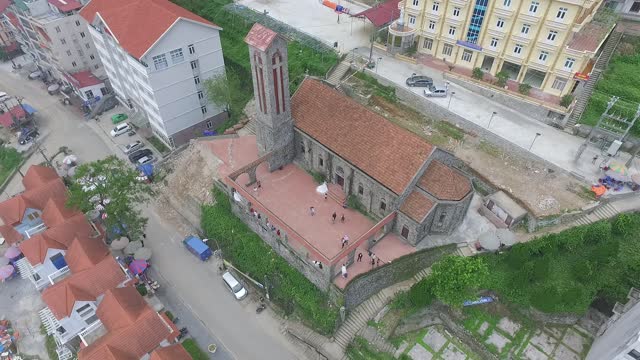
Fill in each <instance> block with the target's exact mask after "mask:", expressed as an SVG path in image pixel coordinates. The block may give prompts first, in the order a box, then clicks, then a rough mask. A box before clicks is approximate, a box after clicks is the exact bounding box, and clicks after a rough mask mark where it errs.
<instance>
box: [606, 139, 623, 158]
mask: <svg viewBox="0 0 640 360" xmlns="http://www.w3.org/2000/svg"><path fill="white" fill-rule="evenodd" d="M621 146H622V141H620V140H613V142H612V143H611V145H609V148H608V149H607V155H609V156H615V155H616V154H617V153H618V151H619V150H620V147H621Z"/></svg>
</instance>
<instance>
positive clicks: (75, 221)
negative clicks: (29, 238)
mask: <svg viewBox="0 0 640 360" xmlns="http://www.w3.org/2000/svg"><path fill="white" fill-rule="evenodd" d="M44 233H46V234H47V236H48V237H50V238H52V239H54V240H55V241H57V242H59V243H61V244H64V245H65V246H66V247H69V246H70V245H71V242H72V241H73V240H74V239H75V238H76V237H88V236H89V235H91V234H93V233H94V229H93V228H92V227H91V225H90V224H89V221H87V218H86V217H85V216H84V214H82V213H77V214H76V215H74V216H72V217H70V218H68V219H66V220H65V221H64V222H63V223H61V224H59V225H57V226H54V227H52V228H49V229H47V230H46V231H45V232H44Z"/></svg>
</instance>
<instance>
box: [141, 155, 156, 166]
mask: <svg viewBox="0 0 640 360" xmlns="http://www.w3.org/2000/svg"><path fill="white" fill-rule="evenodd" d="M153 160H154V158H153V156H152V155H149V156H143V157H141V158H140V159H138V165H144V164H148V163H150V162H153Z"/></svg>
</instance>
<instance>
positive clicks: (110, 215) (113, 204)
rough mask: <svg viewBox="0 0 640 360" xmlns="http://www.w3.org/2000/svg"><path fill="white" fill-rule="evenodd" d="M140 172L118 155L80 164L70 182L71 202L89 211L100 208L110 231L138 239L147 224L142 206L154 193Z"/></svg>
mask: <svg viewBox="0 0 640 360" xmlns="http://www.w3.org/2000/svg"><path fill="white" fill-rule="evenodd" d="M138 176H139V174H138V171H137V170H135V169H133V168H131V167H130V166H129V165H128V164H127V163H125V162H124V161H123V160H120V159H118V158H117V157H115V156H109V157H107V158H105V159H102V160H98V161H94V162H90V163H87V164H83V165H80V166H79V167H78V169H77V170H76V173H75V176H74V179H73V181H72V183H71V185H70V186H69V191H70V196H69V201H68V203H69V205H71V206H76V207H78V208H80V209H81V210H82V211H85V212H86V211H90V210H99V211H100V214H101V216H102V218H103V221H104V223H105V226H106V229H107V233H108V235H110V236H114V235H115V236H117V235H118V234H122V235H126V236H128V237H129V238H130V239H131V240H137V239H139V238H140V237H141V236H142V234H143V233H144V228H145V226H146V224H147V219H146V218H145V217H143V216H142V213H141V211H140V209H139V207H138V206H139V205H141V204H143V203H145V202H147V201H148V200H149V199H150V198H151V196H152V195H153V190H152V189H151V187H150V186H149V185H148V184H146V183H144V182H142V181H140V180H139V179H138V178H137V177H138Z"/></svg>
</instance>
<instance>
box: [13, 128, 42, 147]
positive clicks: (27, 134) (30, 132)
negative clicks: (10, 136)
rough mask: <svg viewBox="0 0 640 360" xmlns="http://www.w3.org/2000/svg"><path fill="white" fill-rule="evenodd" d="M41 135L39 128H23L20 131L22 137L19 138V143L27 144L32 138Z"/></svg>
mask: <svg viewBox="0 0 640 360" xmlns="http://www.w3.org/2000/svg"><path fill="white" fill-rule="evenodd" d="M39 135H40V133H39V132H38V129H37V128H29V129H22V130H21V131H20V137H19V138H18V143H20V145H25V144H26V143H28V142H30V141H31V140H33V139H35V138H37V137H38V136H39Z"/></svg>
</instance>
